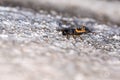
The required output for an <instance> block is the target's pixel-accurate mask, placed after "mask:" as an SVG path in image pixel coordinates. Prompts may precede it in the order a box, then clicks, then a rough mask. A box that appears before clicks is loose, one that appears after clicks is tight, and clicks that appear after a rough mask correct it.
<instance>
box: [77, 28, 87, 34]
mask: <svg viewBox="0 0 120 80" xmlns="http://www.w3.org/2000/svg"><path fill="white" fill-rule="evenodd" d="M75 31H76V32H77V33H84V32H86V30H84V29H82V30H78V29H75Z"/></svg>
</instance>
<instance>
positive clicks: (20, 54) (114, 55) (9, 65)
mask: <svg viewBox="0 0 120 80" xmlns="http://www.w3.org/2000/svg"><path fill="white" fill-rule="evenodd" d="M45 13H46V12H44V11H40V12H39V13H37V12H33V11H30V10H27V9H19V8H10V7H0V80H119V78H120V76H119V74H120V56H119V55H120V27H118V26H114V25H113V26H112V27H111V26H107V25H104V24H98V23H97V22H96V21H95V20H93V19H89V18H81V19H78V18H66V20H67V21H70V20H71V19H72V20H76V21H77V23H79V24H84V25H86V26H87V27H88V28H90V29H91V30H92V31H93V32H95V34H93V33H88V34H83V35H81V37H82V39H83V40H81V39H80V37H79V36H78V37H77V38H76V39H73V38H72V36H71V37H70V39H67V38H66V37H65V36H63V35H62V34H61V32H58V31H56V28H58V27H61V26H60V25H58V24H59V20H60V19H62V18H63V17H62V16H60V15H54V16H53V15H51V14H47V13H46V14H45ZM64 25H65V24H64ZM66 26H67V25H66Z"/></svg>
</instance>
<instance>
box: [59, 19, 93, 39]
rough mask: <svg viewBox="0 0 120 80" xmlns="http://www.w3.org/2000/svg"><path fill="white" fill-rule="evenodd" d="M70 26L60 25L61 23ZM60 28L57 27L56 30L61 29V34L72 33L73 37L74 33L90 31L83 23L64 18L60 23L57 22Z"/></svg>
mask: <svg viewBox="0 0 120 80" xmlns="http://www.w3.org/2000/svg"><path fill="white" fill-rule="evenodd" d="M61 24H63V25H66V26H70V27H68V28H63V27H61V26H62V25H61ZM59 26H60V28H58V29H57V31H61V32H62V34H63V35H65V36H67V38H68V36H69V35H72V36H73V37H74V38H75V36H76V35H81V34H85V33H89V32H91V31H90V30H89V29H88V28H87V27H86V26H84V25H81V26H80V25H78V24H77V23H71V22H69V21H66V20H61V23H60V24H59Z"/></svg>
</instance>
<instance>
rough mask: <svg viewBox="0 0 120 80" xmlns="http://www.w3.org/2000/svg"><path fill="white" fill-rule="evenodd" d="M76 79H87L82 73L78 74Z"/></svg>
mask: <svg viewBox="0 0 120 80" xmlns="http://www.w3.org/2000/svg"><path fill="white" fill-rule="evenodd" d="M74 80H85V78H84V76H83V75H82V74H77V75H76V76H75V79H74Z"/></svg>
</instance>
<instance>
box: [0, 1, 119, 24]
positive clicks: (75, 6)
mask: <svg viewBox="0 0 120 80" xmlns="http://www.w3.org/2000/svg"><path fill="white" fill-rule="evenodd" d="M0 4H1V5H4V6H21V7H23V6H24V7H28V8H33V9H34V10H39V9H45V10H56V11H59V12H62V13H63V12H65V13H66V12H67V13H69V14H71V15H73V16H77V17H90V18H94V19H96V20H98V21H100V22H103V23H109V22H110V23H114V24H117V25H120V2H119V0H0Z"/></svg>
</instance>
